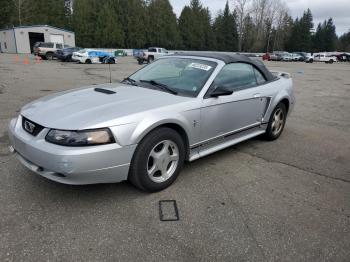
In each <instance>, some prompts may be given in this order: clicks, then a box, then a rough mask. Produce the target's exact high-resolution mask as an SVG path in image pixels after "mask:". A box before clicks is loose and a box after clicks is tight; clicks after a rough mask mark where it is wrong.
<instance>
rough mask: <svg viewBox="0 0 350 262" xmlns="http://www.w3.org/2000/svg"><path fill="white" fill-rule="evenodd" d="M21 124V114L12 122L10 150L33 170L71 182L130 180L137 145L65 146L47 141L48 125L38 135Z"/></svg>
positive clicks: (95, 182)
mask: <svg viewBox="0 0 350 262" xmlns="http://www.w3.org/2000/svg"><path fill="white" fill-rule="evenodd" d="M21 123H22V117H21V116H19V117H18V119H13V120H12V121H11V122H10V124H9V138H10V141H11V148H10V149H11V151H13V153H14V154H15V155H16V156H17V158H18V159H19V161H20V162H21V163H22V164H23V165H24V166H26V167H27V168H29V169H30V170H32V171H33V172H35V173H37V174H39V175H41V176H43V177H46V178H48V179H50V180H53V181H56V182H60V183H64V184H70V185H84V184H98V183H116V182H120V181H123V180H126V179H127V177H128V172H129V166H130V162H131V159H132V156H133V154H134V151H135V149H136V145H131V146H120V145H118V144H117V143H114V144H109V145H100V146H92V147H64V146H59V145H54V144H51V143H48V142H46V140H45V136H46V134H47V132H48V131H49V129H48V128H44V129H43V130H42V131H41V132H40V133H39V134H38V135H37V136H36V137H34V136H32V135H31V134H29V133H27V132H26V131H24V130H23V128H22V124H21Z"/></svg>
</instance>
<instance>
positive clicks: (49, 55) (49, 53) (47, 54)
mask: <svg viewBox="0 0 350 262" xmlns="http://www.w3.org/2000/svg"><path fill="white" fill-rule="evenodd" d="M45 58H46V59H47V60H52V59H53V53H51V52H48V53H46V55H45Z"/></svg>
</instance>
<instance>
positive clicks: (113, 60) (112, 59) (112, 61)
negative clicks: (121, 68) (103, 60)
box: [107, 57, 115, 65]
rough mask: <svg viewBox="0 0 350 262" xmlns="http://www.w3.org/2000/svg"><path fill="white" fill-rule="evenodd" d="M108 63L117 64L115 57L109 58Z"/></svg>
mask: <svg viewBox="0 0 350 262" xmlns="http://www.w3.org/2000/svg"><path fill="white" fill-rule="evenodd" d="M107 64H111V65H113V64H115V59H114V58H113V57H111V58H109V59H108V60H107Z"/></svg>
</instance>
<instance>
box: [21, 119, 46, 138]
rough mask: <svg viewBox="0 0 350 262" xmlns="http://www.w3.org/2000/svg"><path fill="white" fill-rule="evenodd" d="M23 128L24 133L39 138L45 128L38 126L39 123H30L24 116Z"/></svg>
mask: <svg viewBox="0 0 350 262" xmlns="http://www.w3.org/2000/svg"><path fill="white" fill-rule="evenodd" d="M22 128H23V129H24V131H26V132H27V133H29V134H31V135H33V136H37V135H38V134H39V133H40V132H41V131H42V130H43V129H44V127H43V126H41V125H38V124H37V123H34V122H33V121H30V120H29V119H27V118H25V117H23V116H22Z"/></svg>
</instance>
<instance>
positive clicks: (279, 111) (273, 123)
mask: <svg viewBox="0 0 350 262" xmlns="http://www.w3.org/2000/svg"><path fill="white" fill-rule="evenodd" d="M286 119H287V109H286V106H285V105H284V104H283V103H279V104H278V105H277V106H276V108H275V109H274V110H273V112H272V114H271V117H270V120H269V123H268V125H267V129H266V133H265V138H266V139H267V140H269V141H272V140H276V139H277V138H279V137H280V136H281V134H282V132H283V129H284V126H285V124H286Z"/></svg>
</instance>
